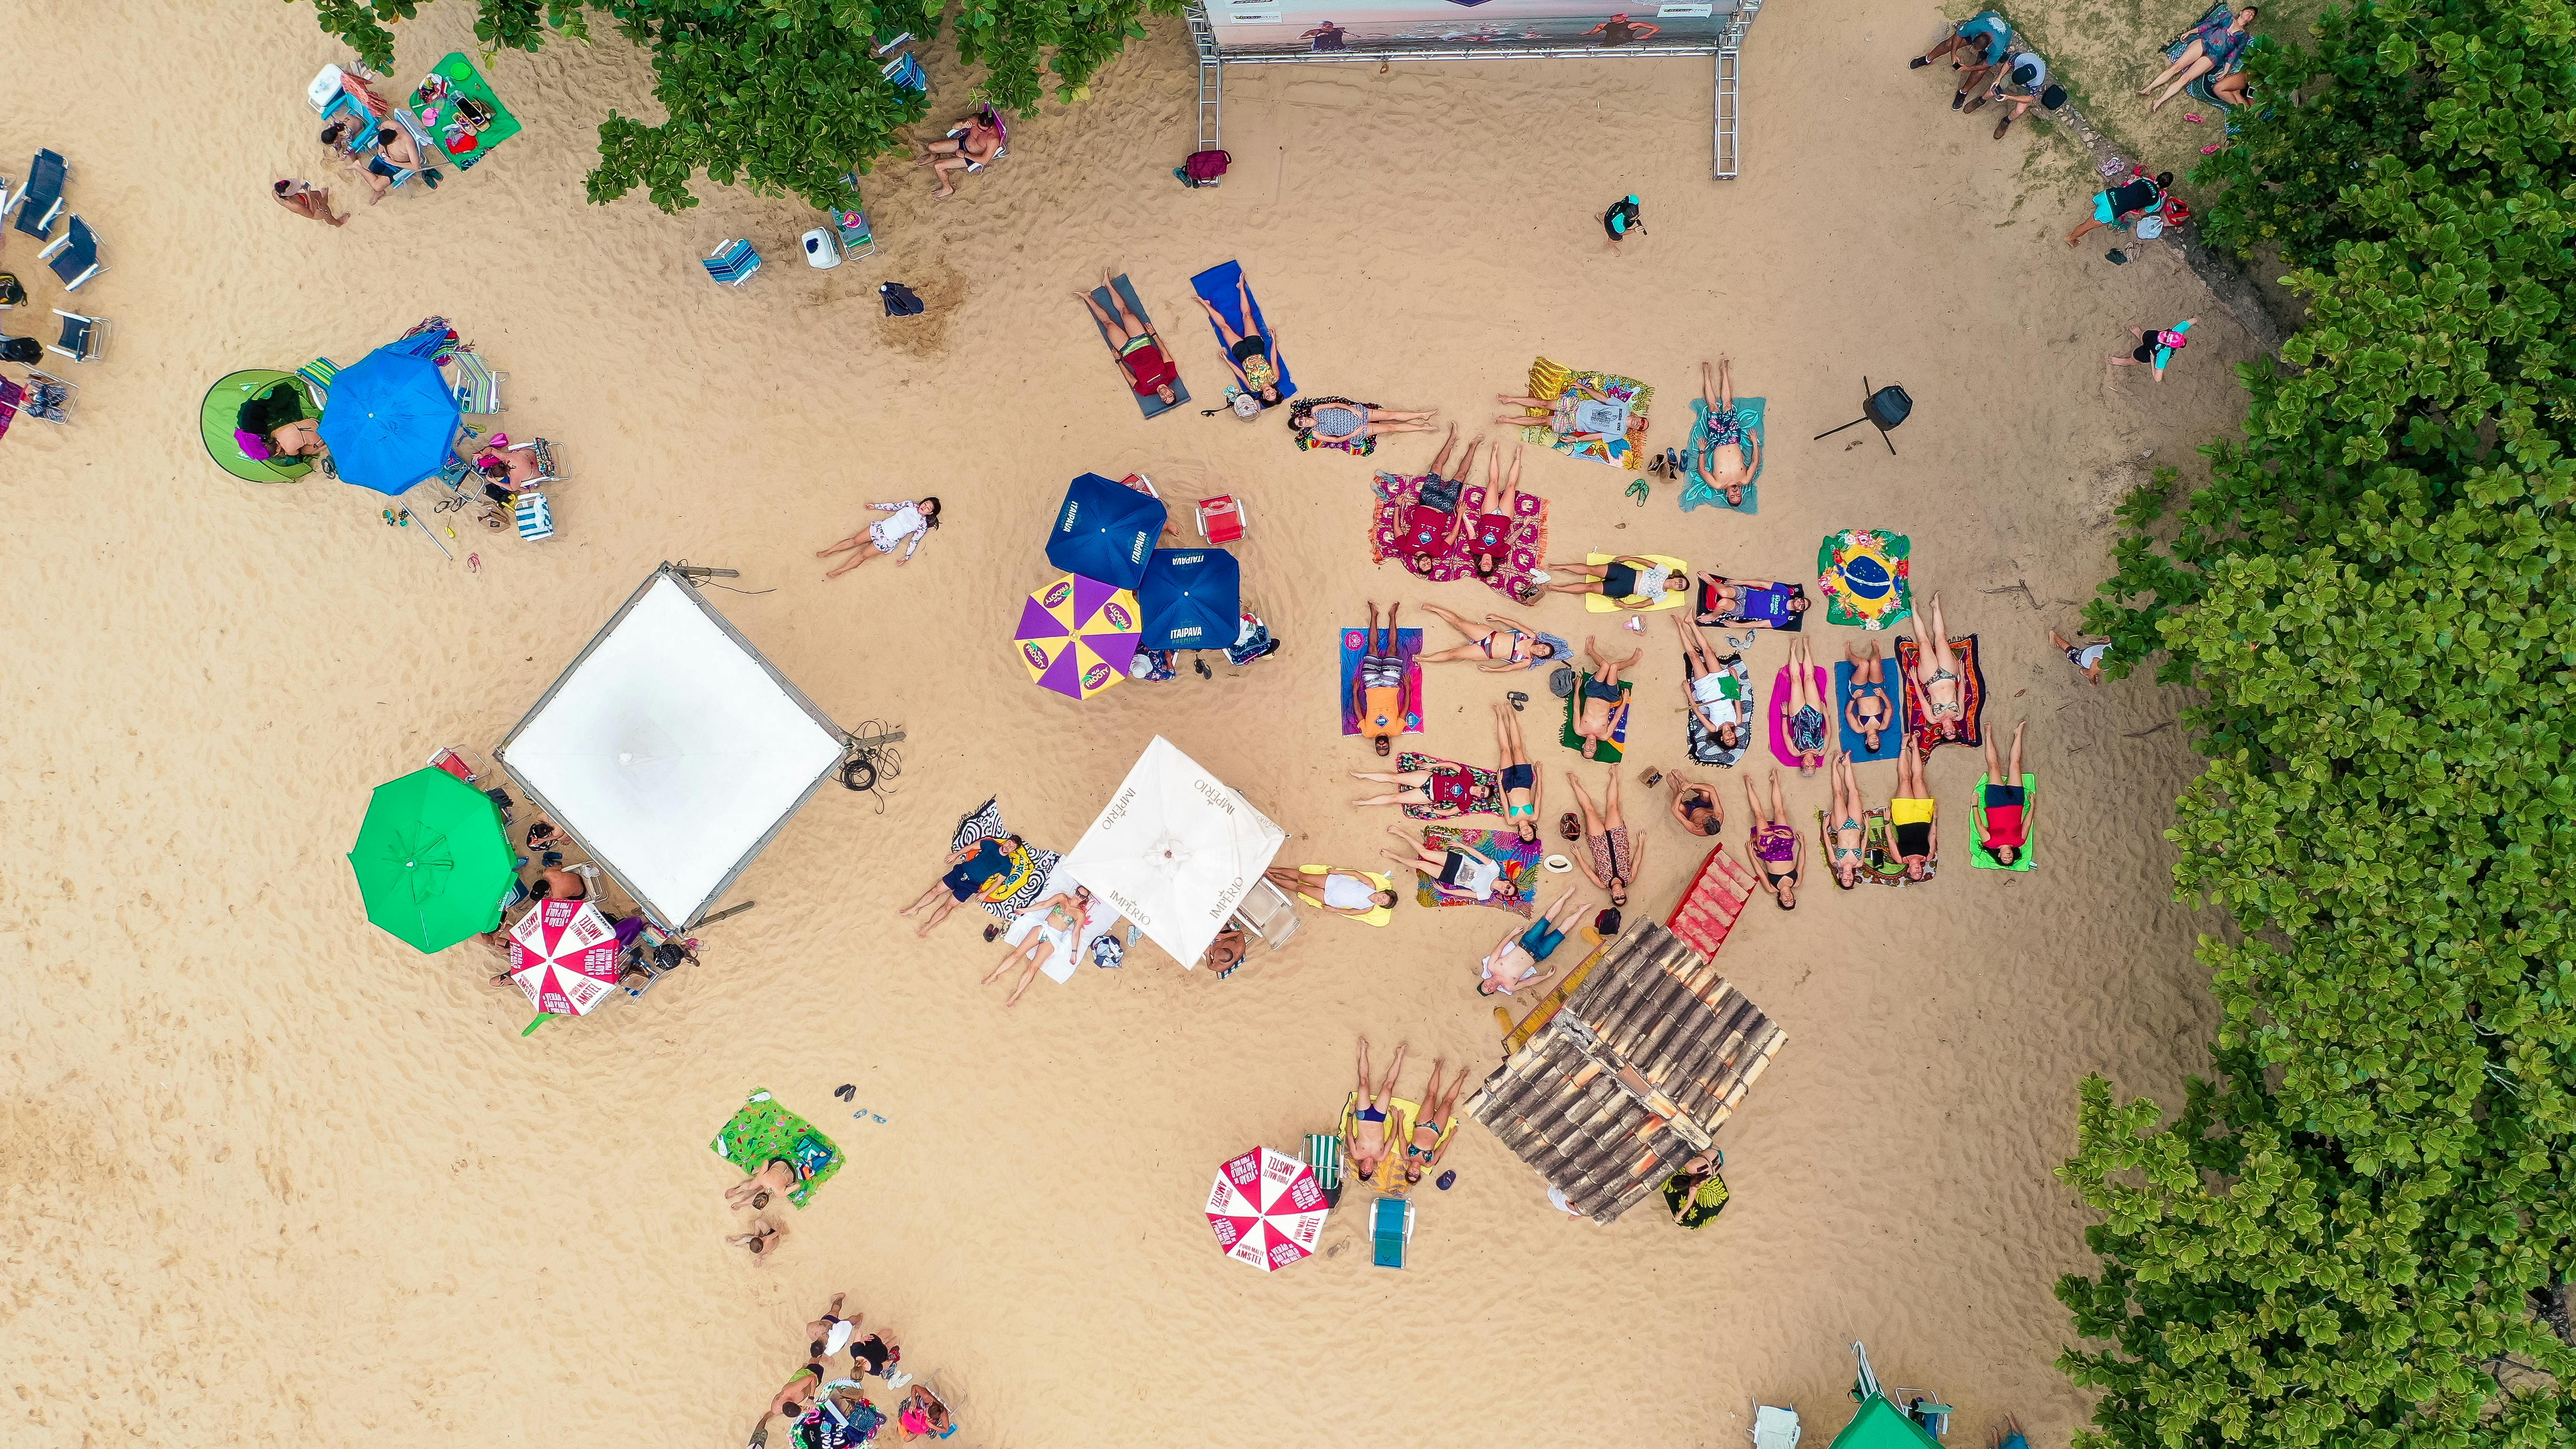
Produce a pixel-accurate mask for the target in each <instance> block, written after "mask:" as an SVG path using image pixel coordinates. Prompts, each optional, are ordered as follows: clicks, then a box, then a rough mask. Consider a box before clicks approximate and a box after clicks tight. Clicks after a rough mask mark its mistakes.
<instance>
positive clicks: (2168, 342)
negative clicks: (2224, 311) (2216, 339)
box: [2111, 317, 2200, 382]
mask: <svg viewBox="0 0 2576 1449" xmlns="http://www.w3.org/2000/svg"><path fill="white" fill-rule="evenodd" d="M2199 320H2200V319H2199V318H2197V317H2185V318H2184V319H2182V320H2181V321H2179V322H2176V323H2175V324H2174V325H2172V326H2171V327H2167V328H2163V329H2161V330H2158V331H2155V332H2149V331H2147V330H2145V329H2144V328H2140V327H2132V328H2130V329H2129V335H2130V336H2132V337H2134V338H2136V339H2138V348H2137V350H2136V351H2135V352H2131V353H2128V354H2127V355H2125V356H2119V357H2114V358H2112V359H2111V365H2112V366H2113V367H2152V368H2154V369H2155V370H2156V381H2158V382H2162V381H2164V380H2165V364H2167V363H2169V362H2171V361H2173V355H2174V354H2175V353H2177V352H2179V351H2181V350H2182V349H2183V348H2184V347H2186V346H2188V345H2189V344H2190V339H2189V338H2186V337H2184V336H2183V334H2184V333H2186V332H2189V331H2190V330H2191V324H2193V323H2194V322H2197V321H2199Z"/></svg>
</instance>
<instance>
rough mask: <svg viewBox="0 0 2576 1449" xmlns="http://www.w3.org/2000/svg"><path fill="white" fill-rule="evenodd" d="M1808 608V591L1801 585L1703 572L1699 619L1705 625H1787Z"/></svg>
mask: <svg viewBox="0 0 2576 1449" xmlns="http://www.w3.org/2000/svg"><path fill="white" fill-rule="evenodd" d="M1805 612H1807V591H1806V589H1805V588H1804V587H1803V586H1801V585H1798V584H1784V583H1778V582H1775V581H1774V580H1771V579H1733V580H1728V579H1723V578H1720V577H1718V576H1717V575H1716V574H1701V575H1700V576H1699V617H1698V620H1697V622H1698V624H1699V625H1700V627H1702V628H1706V629H1714V628H1719V627H1722V626H1725V625H1730V624H1742V625H1744V626H1746V627H1747V628H1752V629H1786V628H1789V627H1791V626H1792V625H1794V624H1796V623H1797V622H1798V616H1799V615H1801V614H1804V613H1805Z"/></svg>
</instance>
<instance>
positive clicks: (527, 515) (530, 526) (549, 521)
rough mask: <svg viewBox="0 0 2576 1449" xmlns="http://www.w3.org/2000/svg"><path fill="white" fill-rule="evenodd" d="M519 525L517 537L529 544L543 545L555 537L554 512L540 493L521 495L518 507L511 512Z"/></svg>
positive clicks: (544, 496)
mask: <svg viewBox="0 0 2576 1449" xmlns="http://www.w3.org/2000/svg"><path fill="white" fill-rule="evenodd" d="M512 511H513V513H514V515H515V516H516V518H517V520H518V524H519V537H521V538H522V539H525V540H526V541H528V542H529V543H543V542H545V541H546V540H547V539H550V538H552V537H554V536H555V510H554V508H553V506H552V505H550V504H548V503H547V502H546V495H544V494H542V493H522V494H520V495H519V502H518V507H517V508H516V509H514V510H512Z"/></svg>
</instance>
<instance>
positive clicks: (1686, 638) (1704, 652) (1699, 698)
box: [1673, 614, 1744, 750]
mask: <svg viewBox="0 0 2576 1449" xmlns="http://www.w3.org/2000/svg"><path fill="white" fill-rule="evenodd" d="M1673 632H1674V633H1676V634H1679V635H1681V636H1682V674H1683V677H1684V681H1685V688H1686V689H1687V690H1688V692H1689V695H1690V709H1691V713H1692V714H1695V715H1697V716H1699V722H1700V724H1701V725H1702V726H1703V727H1705V728H1706V729H1707V730H1708V737H1709V738H1710V739H1713V740H1715V741H1717V744H1718V748H1720V749H1726V750H1732V749H1739V748H1741V747H1742V746H1743V743H1744V701H1743V700H1742V699H1741V698H1738V697H1736V696H1733V695H1729V694H1728V693H1727V692H1726V687H1727V685H1728V684H1730V683H1733V682H1735V673H1734V671H1733V670H1731V669H1729V668H1728V667H1727V666H1728V665H1730V664H1734V663H1736V662H1737V659H1736V656H1735V655H1732V654H1729V655H1725V656H1723V657H1720V655H1719V654H1718V652H1717V650H1716V649H1714V648H1712V647H1710V645H1709V644H1708V643H1707V641H1705V640H1703V639H1702V638H1701V637H1700V632H1699V630H1697V629H1695V628H1692V627H1691V626H1690V625H1688V624H1685V623H1683V622H1682V617H1681V615H1679V614H1675V615H1674V616H1673Z"/></svg>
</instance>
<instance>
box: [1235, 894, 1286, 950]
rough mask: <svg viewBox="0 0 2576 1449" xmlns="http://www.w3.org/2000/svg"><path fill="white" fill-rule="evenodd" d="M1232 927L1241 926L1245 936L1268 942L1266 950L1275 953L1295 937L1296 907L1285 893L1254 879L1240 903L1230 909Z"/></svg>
mask: <svg viewBox="0 0 2576 1449" xmlns="http://www.w3.org/2000/svg"><path fill="white" fill-rule="evenodd" d="M1234 924H1235V925H1237V926H1240V927H1242V928H1243V930H1244V932H1245V934H1247V935H1253V936H1258V937H1260V938H1261V939H1262V940H1264V941H1266V942H1268V943H1269V945H1270V949H1271V950H1273V951H1276V950H1278V949H1279V948H1280V947H1282V946H1285V945H1287V944H1288V938H1289V937H1291V936H1293V935H1296V934H1297V926H1298V924H1299V923H1298V919H1297V907H1296V905H1295V903H1293V902H1291V901H1290V900H1289V899H1288V893H1287V892H1286V891H1283V890H1281V889H1280V888H1279V887H1277V886H1275V885H1272V884H1271V883H1270V882H1268V881H1266V880H1256V881H1254V882H1253V883H1252V889H1251V890H1250V891H1249V892H1247V893H1246V894H1245V895H1244V897H1243V903H1242V904H1241V905H1239V906H1236V907H1235V908H1234Z"/></svg>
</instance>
